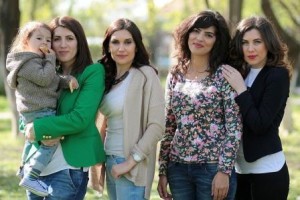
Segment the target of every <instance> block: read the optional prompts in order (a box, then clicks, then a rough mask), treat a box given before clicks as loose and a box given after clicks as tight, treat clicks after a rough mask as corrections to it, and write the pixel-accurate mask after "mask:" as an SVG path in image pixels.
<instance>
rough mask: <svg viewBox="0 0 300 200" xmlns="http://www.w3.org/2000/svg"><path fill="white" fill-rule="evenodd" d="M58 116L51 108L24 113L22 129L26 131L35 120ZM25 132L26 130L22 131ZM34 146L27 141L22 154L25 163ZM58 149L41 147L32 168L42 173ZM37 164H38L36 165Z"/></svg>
mask: <svg viewBox="0 0 300 200" xmlns="http://www.w3.org/2000/svg"><path fill="white" fill-rule="evenodd" d="M55 114H56V111H55V110H54V109H50V108H44V109H42V110H37V111H34V112H28V113H22V114H20V119H19V123H20V127H22V128H20V129H24V128H25V126H26V124H28V123H30V122H33V121H34V119H38V118H42V117H48V116H54V115H55ZM20 131H24V130H20ZM31 146H32V144H31V143H30V142H29V141H27V140H26V141H25V144H24V148H23V153H22V162H23V163H25V160H26V159H27V156H28V153H29V151H30V149H31ZM56 148H57V145H56V146H53V148H51V147H48V146H44V145H41V146H40V148H39V150H38V151H37V152H36V153H35V156H34V159H33V160H35V162H34V163H33V164H34V165H33V166H32V168H34V169H37V170H39V171H42V170H43V169H44V168H45V166H46V165H47V164H48V163H49V162H50V160H51V158H52V155H53V154H54V152H55V150H56ZM35 163H37V164H36V165H35Z"/></svg>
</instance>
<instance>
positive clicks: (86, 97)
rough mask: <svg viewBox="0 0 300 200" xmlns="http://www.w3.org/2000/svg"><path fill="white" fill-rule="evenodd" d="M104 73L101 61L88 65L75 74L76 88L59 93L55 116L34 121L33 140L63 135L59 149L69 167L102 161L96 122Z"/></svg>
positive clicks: (103, 159) (101, 149)
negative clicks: (77, 84) (77, 87)
mask: <svg viewBox="0 0 300 200" xmlns="http://www.w3.org/2000/svg"><path fill="white" fill-rule="evenodd" d="M104 73H105V71H104V67H103V65H101V64H100V63H95V64H92V65H90V66H88V67H87V68H86V69H85V70H84V71H83V72H82V73H81V74H78V75H77V76H76V79H77V81H78V83H79V89H77V90H74V91H73V93H71V92H70V90H68V89H67V90H64V91H63V92H62V93H61V96H60V98H59V100H58V105H57V116H51V117H44V118H40V119H36V120H34V131H35V137H36V141H41V140H45V139H53V138H56V137H62V136H63V137H64V139H63V140H61V146H62V151H63V154H64V158H65V159H66V161H67V163H68V164H69V165H71V166H74V167H88V166H92V165H94V164H96V163H101V162H104V161H105V153H104V147H103V143H102V140H101V137H100V134H99V131H98V129H97V127H96V123H95V118H96V114H97V111H98V107H99V105H100V102H101V100H102V97H103V93H104V88H105V84H104V80H105V77H104Z"/></svg>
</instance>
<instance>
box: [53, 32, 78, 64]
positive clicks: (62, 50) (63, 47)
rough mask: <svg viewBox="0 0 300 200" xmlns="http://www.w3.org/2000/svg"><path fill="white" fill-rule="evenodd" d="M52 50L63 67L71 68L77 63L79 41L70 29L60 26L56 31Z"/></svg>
mask: <svg viewBox="0 0 300 200" xmlns="http://www.w3.org/2000/svg"><path fill="white" fill-rule="evenodd" d="M52 48H53V50H54V51H55V53H56V57H57V59H58V60H59V61H60V62H61V64H62V66H64V67H69V66H71V65H72V64H73V63H74V62H75V59H76V54H77V39H76V37H75V35H74V33H73V32H72V31H70V30H69V29H67V28H64V27H60V26H59V27H57V28H56V29H55V30H54V33H53V42H52Z"/></svg>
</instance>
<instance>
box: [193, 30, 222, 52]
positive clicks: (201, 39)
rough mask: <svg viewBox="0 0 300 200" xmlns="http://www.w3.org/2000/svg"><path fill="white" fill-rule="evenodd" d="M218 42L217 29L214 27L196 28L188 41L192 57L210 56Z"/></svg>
mask: <svg viewBox="0 0 300 200" xmlns="http://www.w3.org/2000/svg"><path fill="white" fill-rule="evenodd" d="M215 42H216V29H215V27H214V26H210V27H208V28H194V29H193V30H192V31H191V32H190V34H189V39H188V45H189V49H190V51H191V55H192V56H207V57H208V56H209V55H210V52H211V50H212V48H213V46H214V44H215Z"/></svg>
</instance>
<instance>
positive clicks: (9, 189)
mask: <svg viewBox="0 0 300 200" xmlns="http://www.w3.org/2000/svg"><path fill="white" fill-rule="evenodd" d="M291 99H292V101H291V102H293V104H292V109H291V110H292V111H293V121H294V127H295V130H294V131H293V132H292V133H291V134H283V135H282V137H281V138H282V142H283V148H284V152H285V155H286V157H287V163H288V166H289V171H290V179H291V181H290V193H289V197H288V200H296V199H297V197H298V196H299V198H300V179H299V177H300V124H299V123H298V122H299V119H300V96H292V97H291ZM295 102H298V103H295ZM8 110H9V109H8V103H7V101H6V99H5V98H4V97H1V96H0V113H1V112H7V111H8ZM23 143H24V138H23V137H22V136H20V137H18V138H15V137H14V136H13V135H12V134H11V133H10V120H9V119H0V152H1V153H0V199H1V200H11V199H14V200H15V199H16V200H26V195H25V191H24V190H23V189H22V188H20V187H19V186H18V182H19V180H18V178H17V177H16V176H15V173H16V170H17V168H18V166H19V161H20V156H21V151H22V147H23ZM157 181H158V180H157V175H156V176H155V179H154V183H153V187H152V193H151V200H158V199H160V198H159V196H158V194H157V191H156V186H157ZM96 199H98V200H99V199H101V200H107V199H108V197H107V194H106V192H104V195H103V197H99V196H97V194H96V193H95V192H94V191H93V190H91V189H88V192H87V195H86V198H85V200H96Z"/></svg>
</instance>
